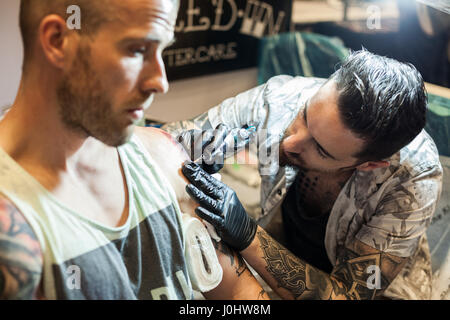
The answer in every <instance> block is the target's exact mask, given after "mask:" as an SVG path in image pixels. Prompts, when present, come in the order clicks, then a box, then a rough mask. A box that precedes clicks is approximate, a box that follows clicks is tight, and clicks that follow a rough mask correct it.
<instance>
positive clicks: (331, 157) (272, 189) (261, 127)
mask: <svg viewBox="0 0 450 320" xmlns="http://www.w3.org/2000/svg"><path fill="white" fill-rule="evenodd" d="M426 105H427V98H426V92H425V88H424V82H423V80H422V77H421V75H420V74H419V72H418V71H417V70H416V69H415V68H414V67H413V66H412V65H410V64H405V63H401V62H398V61H395V60H393V59H389V58H386V57H381V56H378V55H375V54H372V53H370V52H368V51H365V50H363V51H357V52H353V53H352V54H351V55H350V56H349V57H348V59H347V60H346V61H345V62H344V63H343V65H342V66H341V67H340V69H339V70H337V71H336V72H335V73H334V74H333V75H332V76H331V77H330V78H329V79H317V78H304V77H290V76H277V77H274V78H272V79H270V80H269V81H268V82H267V83H266V84H264V85H261V86H259V87H257V88H254V89H251V90H249V91H247V92H244V93H242V94H240V95H238V96H236V97H234V98H230V99H227V100H225V101H224V102H223V103H221V104H219V105H218V106H216V107H215V108H212V109H211V110H209V111H208V112H207V113H205V114H203V115H200V116H199V117H197V118H195V119H193V120H190V121H181V122H179V123H175V124H169V125H168V126H166V127H165V128H164V129H166V130H168V131H169V132H170V133H171V134H172V135H174V136H176V137H178V139H179V141H180V142H181V143H182V144H183V146H184V147H185V148H186V149H187V150H189V149H190V150H192V147H194V148H198V145H199V144H201V148H202V151H203V150H205V148H208V149H209V150H210V151H211V150H213V152H212V154H214V152H216V153H215V154H216V155H217V154H219V155H220V154H225V153H226V152H227V150H225V149H226V148H223V145H224V144H222V143H221V142H222V141H223V140H224V139H226V137H227V134H230V132H232V130H235V129H237V128H243V127H246V126H247V127H250V126H254V127H255V128H256V131H257V133H261V132H263V131H264V132H266V133H267V134H266V140H265V141H264V143H262V144H260V146H261V145H265V146H266V150H269V151H270V150H272V151H273V150H277V151H278V153H277V156H276V157H273V158H272V161H270V163H269V164H268V165H266V166H265V167H264V166H262V165H261V161H260V165H259V172H260V174H261V179H262V183H261V207H262V215H261V216H260V217H256V220H254V219H253V218H252V217H250V216H249V215H248V214H247V212H246V211H245V209H244V208H243V206H242V204H241V202H240V201H239V199H238V197H237V195H236V193H235V192H234V191H233V190H232V189H230V188H229V187H228V186H226V185H225V184H224V183H222V182H220V181H218V180H216V179H215V178H213V177H212V176H211V175H210V174H211V173H214V172H216V171H217V170H219V169H220V168H221V165H220V164H219V165H216V166H215V165H214V164H212V165H211V162H210V163H209V164H207V165H205V164H204V163H198V161H195V162H191V163H186V164H185V165H184V167H183V169H182V171H183V173H184V175H185V176H186V177H187V179H188V180H189V181H190V184H189V185H188V186H187V191H188V193H189V194H190V196H191V197H192V198H193V199H195V200H196V201H197V202H198V203H199V204H200V207H199V208H198V209H197V210H196V212H197V214H198V215H199V216H200V217H201V218H203V219H204V220H206V221H208V222H209V223H211V224H212V225H214V226H215V228H216V231H217V233H218V235H219V236H220V238H221V239H222V241H224V242H225V243H227V244H228V245H230V246H231V247H232V248H234V249H236V250H237V251H239V252H240V253H241V255H242V256H243V258H244V259H245V260H246V261H247V263H249V264H250V265H251V266H252V267H253V268H254V269H255V270H256V272H258V273H259V274H260V275H261V276H262V277H263V278H264V280H265V281H266V282H267V283H268V284H269V285H270V286H271V288H272V289H273V290H274V291H275V292H276V293H277V294H278V295H279V296H280V297H282V298H285V299H380V298H391V299H428V298H430V292H431V263H430V254H429V249H428V242H427V238H426V229H427V227H428V225H429V223H430V221H431V218H432V215H433V213H434V210H435V206H436V203H437V201H438V198H439V194H440V192H441V188H442V168H441V165H440V163H439V158H438V152H437V149H436V146H435V144H434V142H433V140H432V138H431V137H430V136H429V135H428V134H427V133H426V132H425V131H424V130H423V128H424V126H425V121H426V120H425V115H426ZM218 125H219V126H218ZM217 126H218V127H217ZM216 127H217V128H218V129H219V130H216V132H217V134H216V135H213V136H212V137H211V136H210V137H208V138H207V139H200V141H194V139H191V140H190V141H189V143H187V140H189V139H185V138H186V137H187V136H189V134H191V133H192V132H193V131H195V130H203V131H205V132H206V131H208V130H211V129H212V128H216ZM232 135H233V134H232ZM215 148H218V149H219V151H217V150H215ZM220 148H223V150H221V151H220ZM214 150H215V151H214ZM221 152H222V153H221ZM258 156H259V160H261V155H260V154H258ZM218 158H220V156H219V157H218ZM191 159H192V160H195V159H196V158H195V157H191ZM276 217H279V218H280V219H281V226H282V229H281V232H280V233H279V234H277V235H275V234H273V235H271V234H269V233H268V232H266V231H265V230H264V229H263V227H264V228H270V226H271V223H273V221H275V218H276ZM268 230H269V229H268ZM275 236H276V237H275ZM274 238H276V239H277V240H279V241H277V240H275V239H274ZM280 242H281V243H282V244H281V243H280Z"/></svg>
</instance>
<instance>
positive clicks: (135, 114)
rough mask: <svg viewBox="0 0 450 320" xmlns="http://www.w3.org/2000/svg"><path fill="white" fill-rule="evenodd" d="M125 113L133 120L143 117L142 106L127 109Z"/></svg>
mask: <svg viewBox="0 0 450 320" xmlns="http://www.w3.org/2000/svg"><path fill="white" fill-rule="evenodd" d="M127 113H128V114H129V115H130V117H131V118H132V119H133V120H140V119H142V117H144V108H134V109H128V110H127Z"/></svg>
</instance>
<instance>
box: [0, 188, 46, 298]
mask: <svg viewBox="0 0 450 320" xmlns="http://www.w3.org/2000/svg"><path fill="white" fill-rule="evenodd" d="M42 267H43V259H42V252H41V248H40V245H39V241H38V239H37V238H36V236H35V234H34V232H33V230H32V229H31V227H30V225H29V224H28V222H27V221H26V220H25V218H24V216H23V215H22V213H20V212H19V210H18V209H17V208H16V207H15V206H14V205H13V204H12V203H11V202H10V201H9V200H8V199H6V198H4V197H2V196H1V195H0V299H12V300H19V299H20V300H21V299H24V300H31V299H39V298H42V297H40V296H39V294H38V288H39V283H40V281H41V274H42Z"/></svg>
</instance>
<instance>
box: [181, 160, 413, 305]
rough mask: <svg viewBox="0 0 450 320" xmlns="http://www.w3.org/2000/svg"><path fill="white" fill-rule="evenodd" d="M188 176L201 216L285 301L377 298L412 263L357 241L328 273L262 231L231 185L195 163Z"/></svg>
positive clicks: (342, 251) (187, 167)
mask: <svg viewBox="0 0 450 320" xmlns="http://www.w3.org/2000/svg"><path fill="white" fill-rule="evenodd" d="M183 173H184V175H185V176H186V177H187V178H188V179H189V181H190V182H191V184H190V185H188V187H187V191H188V192H189V194H190V195H191V196H192V197H193V198H194V199H195V200H196V201H198V202H199V204H200V205H201V206H200V207H198V208H197V209H196V212H197V214H198V215H199V216H201V217H202V218H203V219H205V220H207V221H208V222H210V223H211V224H213V225H214V226H215V227H216V229H217V231H218V233H219V236H220V237H221V238H222V239H223V240H224V241H225V242H226V243H228V244H229V245H230V246H231V247H233V248H236V249H237V250H239V251H240V253H241V254H242V256H243V257H244V259H245V260H246V261H247V262H248V263H249V264H250V265H251V266H252V267H253V268H254V269H255V270H256V271H257V272H258V273H259V274H260V275H261V276H262V277H263V279H264V280H265V281H266V282H267V283H268V284H269V285H270V286H271V287H272V289H274V291H276V292H277V293H278V294H279V295H280V296H281V297H282V298H285V299H322V300H323V299H326V300H328V299H373V298H375V297H376V296H377V295H379V294H381V293H382V292H383V290H385V289H386V288H387V287H388V286H389V284H390V283H391V282H392V280H393V279H394V278H395V277H396V276H397V274H398V273H399V272H400V270H401V269H402V268H403V266H404V265H405V263H406V262H407V259H408V258H406V257H398V256H394V255H391V254H387V253H385V252H381V251H380V250H377V249H374V248H372V247H370V246H368V245H366V244H364V243H363V242H361V241H359V240H357V239H355V240H354V241H353V242H352V243H351V244H349V245H348V246H347V247H340V248H338V250H337V252H338V253H337V261H336V265H335V267H334V269H333V271H332V273H331V274H327V273H325V272H322V271H320V270H318V269H316V268H314V267H313V266H311V265H309V264H308V263H306V262H305V261H303V260H301V259H299V258H298V257H296V256H295V255H294V254H292V253H291V252H290V251H289V250H287V249H286V248H284V247H283V246H282V245H280V244H279V243H278V242H277V241H275V240H274V239H273V238H272V237H271V236H270V235H268V234H267V233H266V232H265V231H264V230H263V229H261V228H260V227H257V225H256V223H255V221H254V220H253V219H251V218H250V217H249V216H248V215H247V213H246V212H245V210H244V208H243V207H242V205H241V203H240V201H239V199H238V198H237V196H236V193H235V192H234V191H233V190H231V189H230V188H229V187H228V186H226V185H225V184H223V183H222V182H220V181H217V180H216V179H214V178H213V177H211V176H210V175H208V174H207V173H206V172H204V171H203V170H202V169H201V168H200V167H199V166H197V165H196V164H194V163H188V164H186V165H185V166H183ZM374 229H380V227H375V228H374ZM374 232H376V230H374ZM419 238H420V234H419ZM398 241H402V239H399V240H398ZM403 241H404V240H403Z"/></svg>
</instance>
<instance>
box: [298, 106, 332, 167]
mask: <svg viewBox="0 0 450 320" xmlns="http://www.w3.org/2000/svg"><path fill="white" fill-rule="evenodd" d="M308 106H309V100H308V101H306V103H305V108H304V109H303V116H304V117H305V124H306V127H308V118H307V112H308ZM312 139H313V141H314V143H315V144H316V146H317V147H318V148H319V149H320V151H322V152H323V153H324V154H325V155H326V156H327V157H330V158H331V159H333V160H337V159H336V158H335V157H333V156H332V155H331V154H330V153H329V152H328V151H327V150H325V149H324V148H323V147H322V146H321V145H320V144H319V143H318V142H317V141H316V139H314V137H313V138H312Z"/></svg>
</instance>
